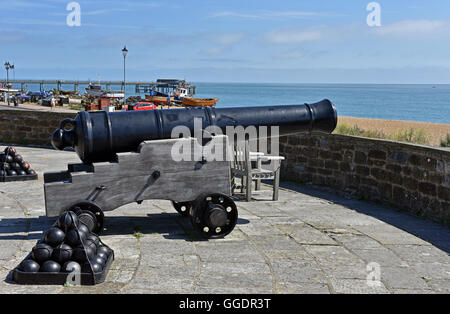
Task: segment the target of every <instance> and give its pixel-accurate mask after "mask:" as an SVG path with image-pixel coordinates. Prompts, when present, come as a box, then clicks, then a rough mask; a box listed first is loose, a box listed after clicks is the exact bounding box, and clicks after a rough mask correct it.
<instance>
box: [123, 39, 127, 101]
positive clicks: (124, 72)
mask: <svg viewBox="0 0 450 314" xmlns="http://www.w3.org/2000/svg"><path fill="white" fill-rule="evenodd" d="M127 54H128V49H127V46H124V47H123V49H122V55H123V101H124V105H126V104H127V86H126V58H127Z"/></svg>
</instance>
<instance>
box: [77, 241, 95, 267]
mask: <svg viewBox="0 0 450 314" xmlns="http://www.w3.org/2000/svg"><path fill="white" fill-rule="evenodd" d="M94 255H95V253H94V251H93V250H92V248H90V247H86V248H85V247H84V246H83V245H79V246H77V247H76V248H74V249H73V250H72V260H74V261H75V262H78V263H80V264H84V263H85V262H86V261H87V260H88V259H92V258H93V257H94Z"/></svg>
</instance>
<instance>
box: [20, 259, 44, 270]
mask: <svg viewBox="0 0 450 314" xmlns="http://www.w3.org/2000/svg"><path fill="white" fill-rule="evenodd" d="M40 267H41V266H39V264H38V263H36V262H35V261H33V260H32V259H26V260H24V261H23V262H22V263H20V266H19V270H21V271H23V272H26V273H37V272H38V271H39V268H40Z"/></svg>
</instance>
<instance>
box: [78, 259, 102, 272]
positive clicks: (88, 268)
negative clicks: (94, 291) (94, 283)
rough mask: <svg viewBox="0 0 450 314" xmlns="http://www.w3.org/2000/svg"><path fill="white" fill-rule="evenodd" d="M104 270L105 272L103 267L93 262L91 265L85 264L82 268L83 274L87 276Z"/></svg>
mask: <svg viewBox="0 0 450 314" xmlns="http://www.w3.org/2000/svg"><path fill="white" fill-rule="evenodd" d="M102 270H103V267H102V265H100V264H97V263H92V262H91V263H89V262H86V263H84V264H83V267H81V272H82V273H87V274H91V273H92V272H94V273H99V272H101V271H102Z"/></svg>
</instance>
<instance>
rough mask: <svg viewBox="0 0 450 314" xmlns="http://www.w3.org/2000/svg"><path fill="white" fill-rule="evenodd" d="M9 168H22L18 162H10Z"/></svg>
mask: <svg viewBox="0 0 450 314" xmlns="http://www.w3.org/2000/svg"><path fill="white" fill-rule="evenodd" d="M11 168H12V169H14V170H16V171H17V170H22V167H21V166H20V164H19V163H18V162H13V163H11Z"/></svg>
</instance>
